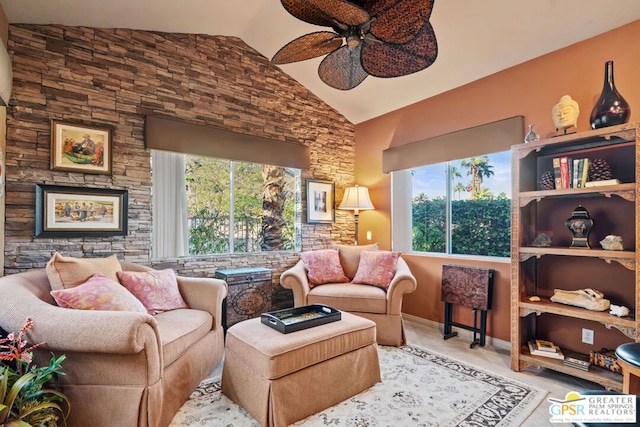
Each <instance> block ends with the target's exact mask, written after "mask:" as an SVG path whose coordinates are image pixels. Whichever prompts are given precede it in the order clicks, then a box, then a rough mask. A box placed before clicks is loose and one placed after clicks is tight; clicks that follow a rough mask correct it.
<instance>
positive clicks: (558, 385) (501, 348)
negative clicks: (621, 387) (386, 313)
mask: <svg viewBox="0 0 640 427" xmlns="http://www.w3.org/2000/svg"><path fill="white" fill-rule="evenodd" d="M405 330H406V334H407V341H408V342H409V343H410V344H415V345H417V346H420V347H424V348H426V349H428V350H429V349H430V350H433V351H435V352H438V353H441V354H446V355H448V356H449V357H452V358H455V359H457V360H460V361H462V362H467V363H469V364H471V365H473V366H477V367H479V368H482V369H486V370H488V371H491V372H495V373H498V374H500V375H503V376H505V377H509V378H514V379H517V380H519V381H521V382H524V383H526V384H530V385H532V386H536V387H539V388H541V389H544V390H547V391H548V392H549V394H548V395H547V397H546V398H545V400H544V401H543V402H542V403H541V404H540V405H539V406H538V408H537V409H536V410H535V412H533V413H532V414H531V416H529V418H528V419H527V420H526V422H525V423H524V424H523V426H526V427H540V426H555V427H561V426H570V425H571V424H559V423H553V424H552V423H551V422H549V418H550V415H549V406H550V403H549V402H548V401H547V400H546V399H547V398H549V397H554V398H557V399H564V398H565V396H566V394H567V393H568V392H570V391H578V392H579V391H580V390H587V389H602V387H601V386H600V385H598V384H595V383H592V382H590V381H585V380H581V379H579V378H576V377H572V376H570V375H565V374H563V373H560V372H555V371H552V370H548V369H542V370H535V371H523V372H514V371H512V370H511V355H510V351H509V349H508V348H507V346H508V343H506V342H504V341H497V342H496V343H494V344H495V345H492V343H491V339H489V338H487V344H486V345H485V346H484V347H479V346H476V347H474V348H473V349H470V348H469V344H470V343H471V341H472V332H469V331H466V330H460V329H456V328H455V327H454V331H458V332H459V334H458V335H459V336H457V337H454V338H450V339H448V340H446V341H445V340H444V338H443V326H442V325H437V324H435V323H431V322H428V321H423V320H422V319H419V318H415V317H410V316H405Z"/></svg>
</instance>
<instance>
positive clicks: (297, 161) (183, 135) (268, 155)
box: [145, 116, 309, 169]
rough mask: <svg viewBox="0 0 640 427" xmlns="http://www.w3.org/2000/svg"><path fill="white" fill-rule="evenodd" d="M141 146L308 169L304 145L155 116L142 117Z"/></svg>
mask: <svg viewBox="0 0 640 427" xmlns="http://www.w3.org/2000/svg"><path fill="white" fill-rule="evenodd" d="M145 146H146V147H147V148H152V149H155V150H164V151H173V152H175V153H184V154H194V155H198V156H209V157H217V158H221V159H228V160H239V161H243V162H253V163H261V164H268V165H276V166H284V167H291V168H298V169H308V168H309V147H307V146H305V145H302V144H294V143H292V142H285V141H278V140H272V139H267V138H261V137H258V136H253V135H245V134H242V133H238V132H232V131H228V130H223V129H217V128H214V127H210V126H203V125H195V124H192V123H185V122H182V121H179V120H170V119H166V118H162V117H155V116H147V117H146V120H145Z"/></svg>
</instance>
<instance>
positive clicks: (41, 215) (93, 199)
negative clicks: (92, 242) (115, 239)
mask: <svg viewBox="0 0 640 427" xmlns="http://www.w3.org/2000/svg"><path fill="white" fill-rule="evenodd" d="M127 205H128V192H127V190H111V189H103V188H80V187H64V186H58V185H44V184H36V232H35V235H36V237H82V236H126V235H127V216H128V208H127Z"/></svg>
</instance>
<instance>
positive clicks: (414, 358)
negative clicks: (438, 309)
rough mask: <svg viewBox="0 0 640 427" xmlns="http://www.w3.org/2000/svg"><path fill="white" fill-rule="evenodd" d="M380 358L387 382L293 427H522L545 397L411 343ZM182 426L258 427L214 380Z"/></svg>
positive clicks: (193, 401)
mask: <svg viewBox="0 0 640 427" xmlns="http://www.w3.org/2000/svg"><path fill="white" fill-rule="evenodd" d="M378 352H379V356H380V367H381V375H382V382H381V383H378V384H375V385H374V386H372V387H370V388H369V389H367V390H365V391H363V392H362V393H360V394H358V395H356V396H354V397H352V398H351V399H348V400H345V401H344V402H341V403H339V404H338V405H336V406H333V407H331V408H329V409H327V410H325V411H322V412H319V413H317V414H315V415H312V416H310V417H307V418H305V419H304V420H301V421H298V422H296V423H295V424H294V426H305V427H313V426H358V427H374V426H393V427H401V426H438V427H444V426H461V427H481V426H483V427H484V426H489V427H506V426H519V425H521V424H522V423H523V422H524V420H525V419H526V418H527V417H528V416H529V414H531V413H532V412H533V410H534V409H535V408H536V407H537V406H538V405H539V404H540V403H541V402H542V401H543V399H544V398H545V396H546V394H547V392H546V391H544V390H541V389H538V388H534V387H531V386H529V385H526V384H523V383H521V382H518V381H516V380H513V379H510V378H506V377H503V376H501V375H496V374H493V373H490V372H487V371H483V370H481V369H478V368H475V367H473V366H469V365H467V364H465V363H462V362H459V361H456V360H453V359H451V358H449V357H446V356H443V355H441V354H437V353H434V352H432V351H430V350H426V349H423V348H420V347H416V346H413V345H407V346H404V347H401V348H396V347H386V346H380V347H378ZM291 404H292V405H295V402H291ZM178 426H212V427H214V426H215V427H219V426H229V427H231V426H233V427H245V426H246V427H249V426H251V427H254V426H256V427H258V426H259V424H258V423H257V422H256V421H255V420H254V419H253V418H252V417H251V415H249V414H248V413H247V412H246V411H245V410H244V409H242V408H241V407H240V406H238V405H236V404H235V403H233V402H232V401H231V400H230V399H228V398H227V397H226V396H225V395H223V394H222V393H221V391H220V382H219V381H214V380H208V381H204V382H203V383H202V384H200V386H198V388H197V389H196V391H194V392H193V394H192V395H191V397H190V398H189V400H188V401H187V402H186V403H185V404H184V406H183V407H182V408H181V409H180V411H179V412H178V413H177V414H176V416H175V418H174V419H173V421H172V423H171V427H178Z"/></svg>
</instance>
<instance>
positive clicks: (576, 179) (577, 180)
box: [571, 159, 582, 188]
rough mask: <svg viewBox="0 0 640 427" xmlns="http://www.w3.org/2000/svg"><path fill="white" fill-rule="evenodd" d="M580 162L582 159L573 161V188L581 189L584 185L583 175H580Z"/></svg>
mask: <svg viewBox="0 0 640 427" xmlns="http://www.w3.org/2000/svg"><path fill="white" fill-rule="evenodd" d="M580 160H582V159H573V165H572V167H573V175H572V176H571V178H572V179H571V187H572V188H580V185H581V184H582V182H581V181H582V179H581V178H582V176H581V175H582V174H581V173H580V172H581V171H580Z"/></svg>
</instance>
